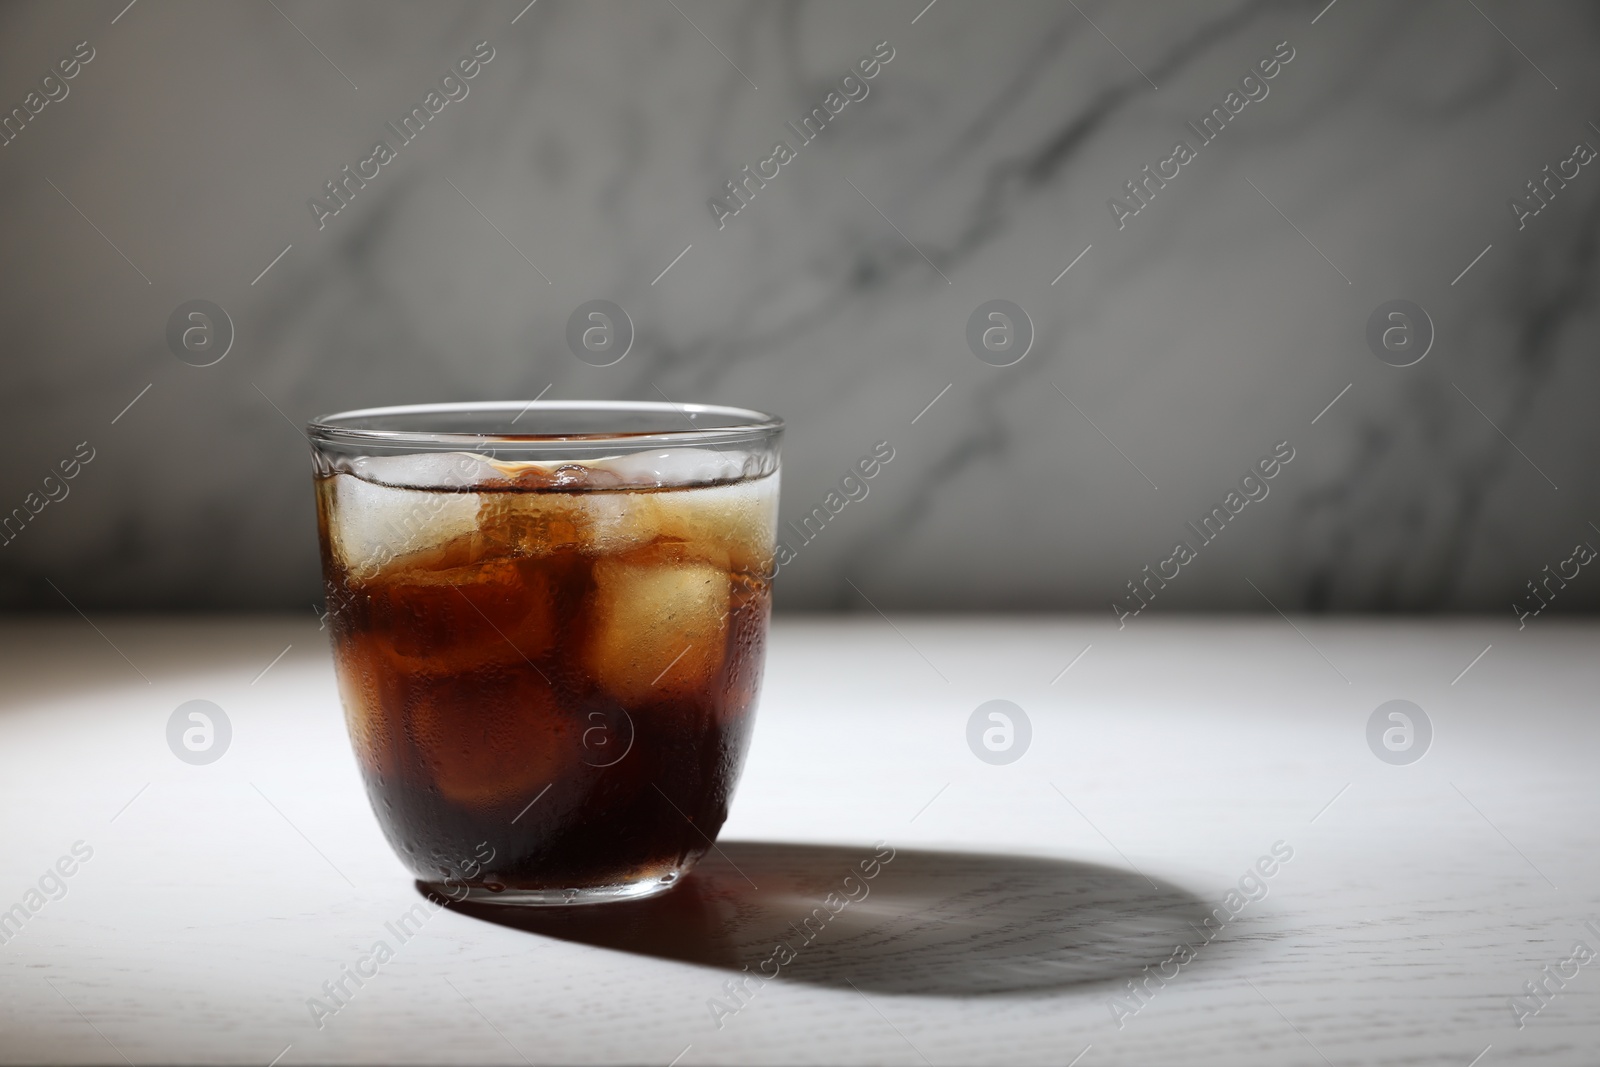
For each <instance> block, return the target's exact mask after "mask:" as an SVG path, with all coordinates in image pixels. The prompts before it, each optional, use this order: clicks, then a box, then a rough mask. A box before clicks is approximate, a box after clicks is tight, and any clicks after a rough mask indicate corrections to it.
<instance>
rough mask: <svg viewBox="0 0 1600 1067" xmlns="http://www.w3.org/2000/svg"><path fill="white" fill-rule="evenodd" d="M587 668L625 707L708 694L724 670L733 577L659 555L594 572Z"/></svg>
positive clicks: (599, 565)
mask: <svg viewBox="0 0 1600 1067" xmlns="http://www.w3.org/2000/svg"><path fill="white" fill-rule="evenodd" d="M593 573H594V583H595V589H594V592H593V593H592V594H591V599H590V602H589V641H588V643H587V645H586V646H585V648H584V651H583V658H584V666H585V668H586V669H587V671H588V672H589V674H590V675H591V676H592V677H593V678H595V679H596V680H597V681H598V682H599V683H600V684H601V685H602V686H603V687H604V688H605V689H606V690H607V692H609V693H610V694H611V695H612V696H614V697H616V698H617V699H618V700H620V701H622V702H623V703H624V704H635V705H637V704H646V703H650V702H653V701H656V700H662V699H672V698H674V697H682V696H688V695H690V694H693V693H695V692H697V691H699V690H701V689H702V688H703V687H704V686H705V685H706V684H707V682H708V681H709V680H710V679H711V677H712V676H713V675H714V674H715V673H716V672H717V671H718V670H720V669H721V667H722V657H723V651H724V646H725V644H726V640H727V629H728V592H729V585H728V575H727V572H726V571H724V570H723V569H721V568H718V567H711V566H707V565H706V564H704V563H697V562H685V561H682V560H675V559H673V558H672V556H671V554H669V553H667V552H663V551H660V550H658V549H645V550H643V551H640V552H635V553H630V554H629V555H628V556H626V557H622V558H618V557H606V558H603V559H600V560H598V561H597V562H596V563H595V565H594V572H593Z"/></svg>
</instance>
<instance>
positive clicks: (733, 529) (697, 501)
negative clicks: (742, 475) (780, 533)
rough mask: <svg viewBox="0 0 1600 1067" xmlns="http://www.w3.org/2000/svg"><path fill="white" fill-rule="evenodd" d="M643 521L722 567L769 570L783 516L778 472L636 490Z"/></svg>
mask: <svg viewBox="0 0 1600 1067" xmlns="http://www.w3.org/2000/svg"><path fill="white" fill-rule="evenodd" d="M633 495H634V496H637V497H639V498H640V505H639V508H640V510H641V511H642V512H643V513H644V514H642V515H641V516H640V517H639V518H638V519H630V520H629V522H630V523H637V524H638V525H639V526H640V527H645V526H648V527H649V528H650V529H651V530H652V533H653V537H654V538H658V539H663V540H667V541H673V542H677V543H679V544H681V545H683V546H684V550H685V551H686V552H688V553H689V554H691V555H695V556H697V557H699V558H701V559H704V560H705V561H706V562H708V563H711V564H714V565H716V566H719V567H724V568H727V569H731V570H735V571H744V572H747V573H754V574H764V573H766V572H767V571H769V570H770V569H771V566H770V564H771V560H772V551H773V535H774V532H775V530H776V527H777V522H778V476H777V475H776V474H770V475H768V476H767V477H765V478H758V479H754V480H751V481H745V482H735V483H733V484H731V485H715V486H705V487H701V488H694V489H680V490H673V491H669V492H658V493H637V494H633Z"/></svg>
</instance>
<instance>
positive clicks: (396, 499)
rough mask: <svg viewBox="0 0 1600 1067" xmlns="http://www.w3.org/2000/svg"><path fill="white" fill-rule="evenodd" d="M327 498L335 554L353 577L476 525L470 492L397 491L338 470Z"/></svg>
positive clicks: (441, 542) (375, 570)
mask: <svg viewBox="0 0 1600 1067" xmlns="http://www.w3.org/2000/svg"><path fill="white" fill-rule="evenodd" d="M330 498H331V505H332V506H331V512H332V513H331V514H330V515H329V516H328V534H329V539H330V540H331V541H332V545H333V552H334V557H335V559H336V560H337V561H338V562H339V563H340V564H341V565H342V566H343V567H344V569H345V570H346V571H347V572H348V573H349V574H350V575H351V576H352V577H353V578H355V579H357V580H360V579H364V578H371V577H372V576H374V575H375V574H377V573H378V571H380V570H382V569H383V568H384V567H385V566H387V565H388V564H389V563H391V562H392V561H394V560H396V559H398V558H400V557H402V556H407V555H411V554H413V553H416V552H421V551H423V550H425V549H430V548H441V547H443V546H444V545H446V544H447V543H448V542H450V541H451V540H453V539H455V538H456V537H459V536H461V535H463V534H469V533H471V532H472V531H473V530H474V529H476V528H477V524H478V497H477V495H476V494H474V493H457V492H427V491H424V490H419V489H397V488H394V487H391V486H387V485H378V484H376V483H373V482H369V481H364V480H362V479H361V478H358V477H356V476H354V475H351V474H336V475H334V476H333V485H332V492H331V493H330Z"/></svg>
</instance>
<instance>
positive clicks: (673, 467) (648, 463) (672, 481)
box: [597, 448, 744, 486]
mask: <svg viewBox="0 0 1600 1067" xmlns="http://www.w3.org/2000/svg"><path fill="white" fill-rule="evenodd" d="M597 465H599V466H603V467H604V469H606V470H609V471H613V472H615V473H616V474H617V475H618V476H620V477H621V479H622V481H623V483H624V484H626V485H638V486H673V485H679V486H681V485H702V484H704V483H706V482H718V481H726V480H730V479H733V478H737V477H739V476H740V475H742V474H743V473H744V459H743V457H742V456H741V455H739V454H737V453H733V452H719V451H717V450H715V449H710V448H658V449H652V450H650V451H648V452H634V453H632V454H630V455H626V456H616V457H613V458H610V459H606V460H603V461H601V462H600V463H599V464H597Z"/></svg>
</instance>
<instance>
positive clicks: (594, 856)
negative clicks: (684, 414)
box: [317, 475, 770, 891]
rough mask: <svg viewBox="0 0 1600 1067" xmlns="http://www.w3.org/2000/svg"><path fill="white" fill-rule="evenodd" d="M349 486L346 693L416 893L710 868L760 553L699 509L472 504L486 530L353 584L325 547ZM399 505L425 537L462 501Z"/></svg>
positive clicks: (327, 499)
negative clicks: (418, 884)
mask: <svg viewBox="0 0 1600 1067" xmlns="http://www.w3.org/2000/svg"><path fill="white" fill-rule="evenodd" d="M349 477H350V476H349V475H338V476H334V477H328V478H322V479H319V482H318V493H317V497H318V510H319V515H320V525H321V528H322V545H323V566H324V575H325V578H326V581H327V587H328V594H329V595H328V605H329V615H330V618H331V622H332V630H333V641H334V650H335V659H336V666H337V671H338V676H339V684H340V691H341V695H342V697H343V700H344V705H345V711H346V717H347V720H348V723H349V726H350V733H351V738H352V741H353V743H354V746H355V750H356V755H357V758H358V761H359V763H360V765H361V769H362V773H363V775H364V777H365V780H366V786H367V792H368V795H369V796H370V798H371V800H372V806H373V809H374V811H375V812H376V813H377V816H378V821H379V823H380V824H381V825H382V827H383V830H384V832H385V834H386V835H387V836H388V839H389V842H390V844H391V845H393V847H394V848H395V850H396V851H397V852H398V853H399V855H400V856H401V858H402V859H403V860H404V861H405V862H406V863H407V865H408V866H409V867H410V868H411V870H412V871H413V872H414V873H415V874H416V875H417V877H418V878H420V879H422V880H424V881H427V882H442V881H444V880H446V879H452V880H453V881H454V883H455V884H461V883H465V884H466V885H469V886H473V887H477V888H489V889H495V888H498V887H505V888H510V889H523V890H541V891H551V890H562V889H568V888H574V887H580V888H581V887H596V886H606V885H617V884H623V883H632V882H638V881H641V880H644V879H651V878H659V877H662V876H665V875H670V874H672V873H674V872H676V871H678V870H680V869H682V868H684V867H685V866H687V865H688V864H691V863H693V861H694V860H695V859H697V858H698V857H699V856H700V855H701V854H702V853H704V852H705V851H706V850H707V849H708V848H709V847H710V845H711V842H712V840H713V839H714V838H715V837H716V834H717V832H718V830H719V829H720V828H721V826H722V823H723V820H724V819H725V818H726V817H727V814H728V804H729V800H730V797H731V793H732V790H733V786H734V783H735V780H736V778H737V775H738V772H739V768H740V766H741V765H742V763H743V759H744V753H745V749H746V747H747V745H748V741H749V731H750V724H751V719H752V717H753V713H754V704H755V699H756V694H757V691H758V689H759V688H760V681H761V670H762V663H763V659H764V651H765V642H766V628H767V620H768V616H769V614H770V592H769V582H768V580H767V578H766V577H764V576H763V571H764V570H765V567H764V565H763V561H762V560H761V559H760V558H759V557H760V556H761V555H762V552H761V550H760V546H759V545H756V546H755V548H754V550H753V551H752V546H751V543H750V541H751V539H750V538H749V537H748V536H747V537H746V538H745V539H744V540H742V541H741V540H740V539H739V538H737V537H729V536H725V535H723V534H722V533H721V532H719V531H720V530H721V529H722V527H721V526H720V524H719V521H718V513H717V509H716V508H715V507H714V506H713V507H709V508H700V507H697V506H696V499H695V498H696V494H697V493H702V492H704V490H698V489H658V490H631V491H611V492H603V493H597V492H580V493H574V492H562V491H556V490H552V489H550V488H548V487H546V488H540V487H537V486H535V487H533V488H531V489H530V488H527V487H519V488H515V489H501V490H499V491H489V490H485V489H482V488H477V489H474V490H473V492H474V493H476V494H477V496H476V499H477V500H478V501H479V502H480V503H479V505H478V506H479V522H478V524H477V526H476V528H475V529H473V530H471V531H470V532H464V533H458V534H457V535H456V536H455V537H454V538H452V539H451V540H449V541H448V542H446V543H445V544H442V545H433V546H431V547H429V548H427V549H425V550H422V551H413V552H411V553H410V554H407V555H402V556H399V557H398V558H393V559H387V558H384V559H381V560H379V561H378V562H377V563H371V562H364V563H361V564H358V565H356V566H354V567H351V566H349V565H348V561H345V560H342V559H341V558H340V557H341V552H340V551H339V550H338V549H337V547H336V544H335V540H336V539H335V538H331V537H330V531H331V530H333V529H334V528H335V527H336V524H338V523H339V522H340V521H341V516H340V515H339V514H338V507H339V503H338V501H339V499H340V498H339V495H338V493H337V492H336V491H335V485H334V483H335V481H336V480H337V479H338V478H349ZM404 492H406V493H408V494H410V495H411V496H413V497H414V498H415V499H416V500H417V501H419V502H420V504H419V508H420V511H419V512H418V513H419V514H420V515H422V516H423V518H422V520H421V521H422V524H423V526H424V527H425V526H426V524H427V522H428V521H430V518H429V517H430V516H433V515H436V514H439V513H440V511H439V508H438V507H432V506H431V505H433V504H439V499H438V498H442V497H449V496H451V495H453V494H451V493H450V492H449V491H437V492H433V491H422V490H407V491H404ZM429 498H434V499H433V500H432V501H430V499H429ZM455 502H456V503H457V504H459V503H461V502H462V498H460V497H459V495H457V496H456V501H455ZM441 506H442V505H441ZM469 506H470V505H469ZM597 515H598V516H602V517H603V518H604V519H605V522H603V523H597V522H595V521H593V519H594V516H597ZM661 515H667V516H668V519H669V520H670V521H661V519H660V516H661ZM619 531H620V534H621V536H617V534H618V533H619ZM745 533H746V534H748V533H749V523H748V522H747V523H746V530H745ZM766 537H767V538H770V534H767V535H766ZM756 540H757V541H759V540H761V538H760V537H757V538H756ZM485 845H487V847H485ZM490 850H492V856H493V859H492V860H490V861H489V862H488V863H486V864H485V865H484V868H483V869H482V870H479V869H477V868H476V866H475V865H474V864H472V863H470V861H471V860H472V859H473V857H482V856H485V855H489V854H491V853H490ZM464 868H465V869H464Z"/></svg>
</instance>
